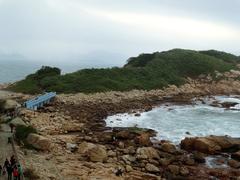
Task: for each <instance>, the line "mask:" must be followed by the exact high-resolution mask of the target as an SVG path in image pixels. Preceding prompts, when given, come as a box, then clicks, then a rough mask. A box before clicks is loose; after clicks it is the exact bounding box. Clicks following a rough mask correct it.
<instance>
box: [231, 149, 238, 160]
mask: <svg viewBox="0 0 240 180" xmlns="http://www.w3.org/2000/svg"><path fill="white" fill-rule="evenodd" d="M231 158H232V159H235V160H238V161H240V151H238V152H236V153H233V154H232V155H231Z"/></svg>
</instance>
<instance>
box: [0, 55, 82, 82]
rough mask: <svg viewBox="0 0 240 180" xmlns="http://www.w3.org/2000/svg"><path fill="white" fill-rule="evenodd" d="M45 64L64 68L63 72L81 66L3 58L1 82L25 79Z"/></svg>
mask: <svg viewBox="0 0 240 180" xmlns="http://www.w3.org/2000/svg"><path fill="white" fill-rule="evenodd" d="M43 65H51V66H56V67H59V68H61V69H62V71H63V73H68V72H72V71H76V70H78V68H80V67H79V66H76V65H75V64H71V63H70V64H69V63H68V64H67V63H65V64H63V63H62V64H58V63H55V64H54V63H51V64H48V63H41V62H36V61H27V60H19V59H17V60H13V59H10V60H9V59H8V60H2V59H0V84H1V83H9V82H15V81H18V80H21V79H23V78H24V77H25V76H27V75H29V74H31V73H34V72H35V71H36V70H38V69H40V68H41V67H42V66H43Z"/></svg>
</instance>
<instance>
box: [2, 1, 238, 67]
mask: <svg viewBox="0 0 240 180" xmlns="http://www.w3.org/2000/svg"><path fill="white" fill-rule="evenodd" d="M239 9H240V1H239V0H231V1H227V0H221V1H219V0H211V1H209V0H202V1H199V0H181V1H179V0H131V1H129V0H121V1H113V0H101V1H100V0H88V1H86V0H41V1H36V0H35V1H34V0H21V1H19V0H0V25H1V28H0V39H1V41H0V52H2V53H3V54H4V53H7V54H21V55H22V56H24V57H25V58H26V59H29V60H35V61H42V62H44V61H45V62H48V63H54V62H62V61H65V62H67V63H73V64H79V66H84V67H92V66H95V65H96V66H98V67H99V66H103V67H106V66H115V65H116V66H118V65H122V64H124V62H125V60H126V59H127V57H129V56H134V55H137V54H139V53H142V52H152V51H158V50H159V51H161V50H167V49H171V48H175V47H179V48H190V49H219V50H225V51H229V52H233V53H236V54H240V50H239V46H240V14H239ZM182 24H183V25H182ZM201 32H202V33H201Z"/></svg>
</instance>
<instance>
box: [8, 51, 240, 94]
mask: <svg viewBox="0 0 240 180" xmlns="http://www.w3.org/2000/svg"><path fill="white" fill-rule="evenodd" d="M238 62H239V57H237V56H234V55H231V54H228V53H224V52H219V51H214V50H210V51H192V50H183V49H173V50H170V51H165V52H155V53H152V54H141V55H139V56H138V57H132V58H129V60H128V62H127V64H126V65H125V66H124V67H122V68H117V67H114V68H105V69H103V68H102V69H83V70H80V71H77V72H74V73H69V74H65V75H60V73H61V71H60V69H58V68H51V67H43V68H42V69H40V70H38V71H37V72H36V73H35V74H31V75H29V76H27V77H26V78H25V79H24V80H22V81H19V82H17V83H15V84H14V85H12V86H11V87H10V88H9V89H10V90H13V91H17V92H23V93H30V94H35V93H41V92H43V91H56V92H58V93H77V92H84V93H94V92H106V91H112V90H113V91H128V90H132V89H144V90H151V89H159V88H163V87H166V86H168V85H169V84H175V85H181V84H183V83H184V81H185V78H186V77H192V78H195V77H197V76H199V75H200V74H214V72H215V71H219V72H225V71H229V70H230V69H234V68H236V64H237V63H238Z"/></svg>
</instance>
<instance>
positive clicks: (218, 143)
mask: <svg viewBox="0 0 240 180" xmlns="http://www.w3.org/2000/svg"><path fill="white" fill-rule="evenodd" d="M181 148H182V149H185V150H188V151H199V152H202V153H207V154H217V153H219V152H223V151H233V150H238V149H240V139H237V138H231V137H228V136H208V137H195V138H185V139H184V140H182V141H181Z"/></svg>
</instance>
